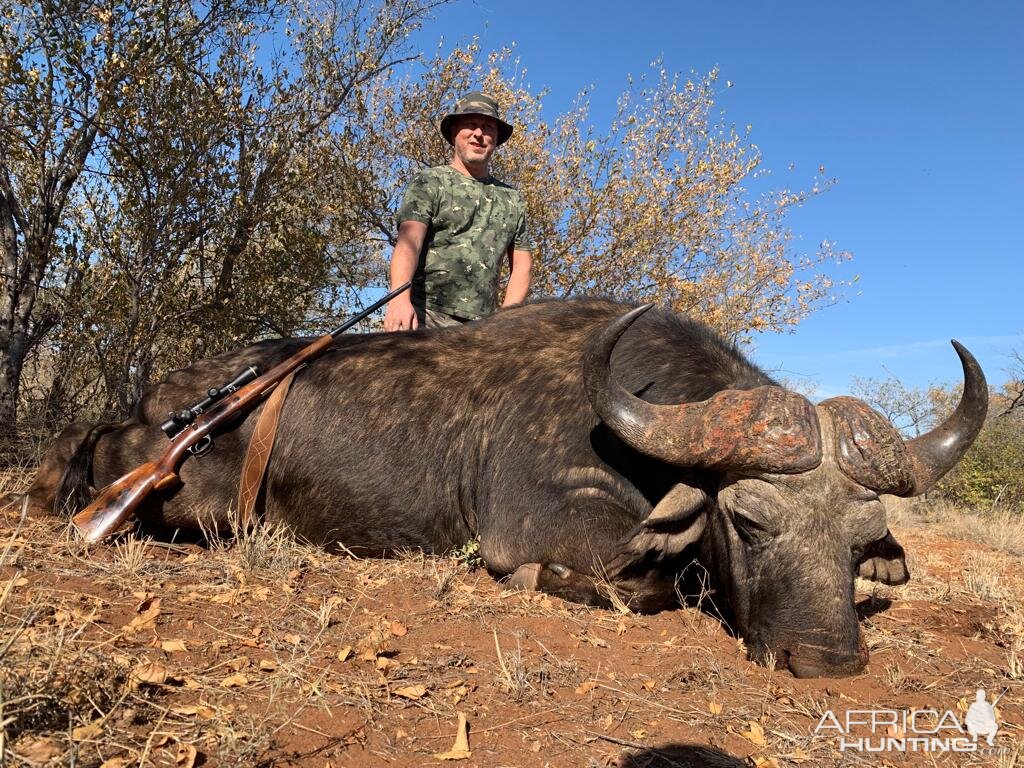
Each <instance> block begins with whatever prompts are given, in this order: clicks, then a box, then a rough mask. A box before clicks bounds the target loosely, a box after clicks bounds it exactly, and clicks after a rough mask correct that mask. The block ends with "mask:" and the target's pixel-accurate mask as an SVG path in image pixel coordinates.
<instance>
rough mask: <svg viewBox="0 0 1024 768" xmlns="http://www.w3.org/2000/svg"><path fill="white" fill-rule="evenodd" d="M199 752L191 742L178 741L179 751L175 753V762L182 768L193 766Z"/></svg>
mask: <svg viewBox="0 0 1024 768" xmlns="http://www.w3.org/2000/svg"><path fill="white" fill-rule="evenodd" d="M198 756H199V753H198V752H197V751H196V748H195V747H193V746H192V745H191V744H184V743H182V742H180V741H179V742H178V751H177V752H176V753H175V755H174V763H175V765H177V766H180V768H193V766H195V764H196V758H197V757H198Z"/></svg>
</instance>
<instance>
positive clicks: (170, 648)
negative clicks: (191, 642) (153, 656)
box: [160, 640, 188, 653]
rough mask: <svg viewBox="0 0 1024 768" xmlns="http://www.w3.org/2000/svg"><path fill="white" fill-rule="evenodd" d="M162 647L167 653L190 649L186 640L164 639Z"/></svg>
mask: <svg viewBox="0 0 1024 768" xmlns="http://www.w3.org/2000/svg"><path fill="white" fill-rule="evenodd" d="M160 648H161V650H163V651H166V652H167V653H179V652H181V651H187V650H188V646H186V645H185V641H184V640H164V641H163V642H161V643H160Z"/></svg>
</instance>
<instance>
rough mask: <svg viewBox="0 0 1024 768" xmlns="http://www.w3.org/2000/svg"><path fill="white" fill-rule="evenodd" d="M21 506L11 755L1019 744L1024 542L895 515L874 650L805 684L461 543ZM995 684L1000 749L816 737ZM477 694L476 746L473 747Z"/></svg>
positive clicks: (713, 629)
mask: <svg viewBox="0 0 1024 768" xmlns="http://www.w3.org/2000/svg"><path fill="white" fill-rule="evenodd" d="M18 513H19V510H17V509H13V508H8V509H7V510H6V512H4V513H0V685H2V688H0V723H2V724H3V734H2V738H3V741H2V742H0V764H3V765H11V766H19V765H72V764H73V765H75V766H100V765H103V766H105V767H106V768H116V767H117V766H131V765H162V766H178V767H180V768H188V767H189V766H192V765H206V766H229V765H230V766H235V765H237V766H258V765H265V766H271V765H273V766H303V767H305V766H316V767H317V768H325V767H326V766H331V767H337V766H355V767H358V766H379V765H395V766H421V765H423V766H427V765H447V764H449V763H450V764H452V765H461V766H588V767H589V766H601V767H606V766H618V767H619V768H625V767H626V766H629V767H630V768H641V767H642V766H769V767H770V766H846V765H866V766H886V765H891V766H904V765H908V766H910V765H913V766H916V765H922V766H924V765H929V766H930V765H999V766H1004V767H1005V768H1011V766H1017V765H1020V764H1021V760H1022V755H1024V750H1022V749H1021V747H1020V746H1019V744H1018V739H1019V734H1020V728H1021V727H1022V725H1024V708H1022V705H1024V690H1022V688H1021V679H1022V677H1024V663H1022V662H1021V661H1020V660H1019V659H1018V655H1019V653H1020V649H1021V647H1022V642H1024V640H1022V639H1024V620H1022V617H1024V607H1022V606H1024V604H1022V602H1021V597H1020V595H1021V581H1020V574H1021V569H1020V567H1019V566H1020V557H1019V556H1016V555H1012V554H1008V553H1006V552H1002V551H997V550H994V549H991V548H988V547H984V546H981V545H978V544H971V543H964V542H961V541H956V540H954V539H952V538H949V537H948V536H947V535H946V534H945V533H943V531H942V530H940V529H939V526H926V525H923V524H921V525H915V526H913V527H910V528H906V529H904V530H898V531H897V532H896V533H897V536H898V537H899V538H900V539H901V540H902V541H903V543H904V545H905V546H906V548H907V550H908V552H909V553H910V554H911V568H912V573H913V579H912V581H911V583H910V584H909V585H907V586H904V587H899V588H877V589H875V590H874V591H873V592H870V591H869V590H871V589H872V587H873V585H871V584H869V583H867V582H858V584H859V585H860V586H861V587H863V589H864V591H862V592H861V593H860V594H859V595H858V601H859V603H860V607H861V611H862V614H863V615H864V616H865V618H864V621H863V625H864V629H865V634H866V637H867V641H868V644H869V647H870V649H871V663H870V666H869V668H868V669H867V671H866V672H865V673H863V674H861V675H859V676H857V677H854V678H848V679H841V680H828V679H820V680H796V679H794V678H793V677H792V676H790V675H789V674H788V673H786V672H780V671H773V670H769V669H765V668H763V667H759V666H757V665H755V664H752V663H750V662H748V661H747V660H746V658H745V655H744V651H743V648H742V643H741V642H740V641H738V640H736V639H734V638H732V637H731V636H730V635H729V633H728V632H727V631H726V629H725V628H724V627H723V626H722V625H721V624H720V623H719V622H718V621H716V620H715V619H713V618H711V617H710V616H709V615H707V614H706V613H702V612H701V611H699V610H697V609H694V608H680V609H678V610H672V611H666V612H664V613H661V614H658V615H653V616H638V615H633V614H628V613H618V612H615V611H610V610H596V609H590V608H585V607H581V606H578V605H574V604H570V603H565V602H563V601H561V600H558V599H556V598H550V597H547V596H544V595H536V594H523V593H510V592H506V591H503V589H502V586H501V585H500V584H498V583H497V582H495V581H494V580H493V579H492V578H491V577H490V576H489V575H488V574H487V573H486V571H483V570H471V569H470V568H469V567H468V566H466V565H465V564H462V563H459V562H457V561H455V560H453V559H450V558H441V557H430V556H423V555H419V554H415V555H410V556H408V557H405V558H400V559H397V560H389V561H380V560H354V559H351V558H346V557H337V556H333V555H328V554H325V553H323V552H322V551H319V550H316V549H312V548H307V547H304V546H301V545H298V544H295V543H294V542H291V541H290V540H288V539H287V538H286V537H282V536H280V535H276V534H273V533H272V532H267V531H258V532H257V533H256V534H254V535H253V536H252V537H251V538H250V539H248V540H246V541H244V542H238V543H235V544H234V546H227V545H223V546H214V547H212V548H209V549H207V548H200V547H197V546H193V545H181V546H161V545H155V544H147V543H145V542H140V541H136V540H131V539H128V540H122V541H121V542H120V543H118V544H116V545H114V546H103V547H99V548H96V549H93V550H89V551H87V550H85V549H83V548H82V547H81V546H80V545H78V544H77V543H75V542H74V541H72V540H70V538H69V537H68V536H67V532H66V530H65V528H64V526H63V525H62V524H61V522H60V521H57V520H55V519H44V520H32V519H29V520H20V519H19V514H18ZM977 688H984V689H985V690H986V691H987V692H988V697H989V700H990V701H991V699H992V697H993V696H994V695H996V694H998V693H1000V692H1002V691H1004V689H1005V690H1006V692H1005V694H1004V695H1003V698H1002V699H1001V700H1000V702H999V705H998V715H999V732H998V734H997V736H996V739H995V745H994V748H993V749H992V750H991V751H990V752H988V753H985V754H982V753H980V752H970V753H966V754H952V753H937V752H916V753H907V754H904V753H900V752H895V751H886V752H882V753H872V754H868V753H863V752H855V751H852V750H849V749H847V750H846V751H842V752H841V751H840V746H841V743H840V737H839V735H838V734H837V733H836V732H835V730H834V729H833V730H830V731H825V732H822V733H819V734H817V735H816V734H815V727H816V726H817V725H818V724H819V722H820V721H821V719H822V717H823V716H824V715H825V713H826V712H827V711H831V712H832V713H834V714H835V715H836V716H837V718H839V719H840V720H841V719H842V718H843V717H844V716H845V715H846V713H847V712H848V711H850V710H864V709H872V708H879V709H888V710H897V711H903V710H907V711H912V710H925V709H932V710H936V715H938V716H939V717H941V716H942V713H944V712H945V711H946V710H951V711H952V712H953V713H954V715H955V717H956V718H957V719H958V720H959V721H960V722H962V721H963V719H964V715H965V711H966V707H967V705H968V704H969V703H970V702H971V701H973V698H974V692H975V690H976V689H977ZM460 713H462V714H464V715H465V717H466V720H467V722H468V747H469V754H468V755H466V754H465V753H462V754H461V755H459V754H453V753H452V749H453V742H454V741H455V737H456V731H457V724H458V721H459V714H460ZM936 715H928V714H927V713H925V714H924V715H922V716H921V721H920V722H921V723H922V726H923V725H924V724H925V723H931V724H932V726H934V725H935V723H936V719H937V718H936ZM884 730H885V729H884V728H882V729H881V730H880V731H879V732H878V733H876V734H875V737H876V738H877V737H880V736H883V735H885V734H884ZM870 735H871V734H870V733H868V732H867V731H866V730H865V729H864V728H861V729H860V730H859V731H857V732H855V733H853V734H851V736H850V738H853V737H857V736H870ZM896 735H899V734H898V733H897V734H896ZM940 735H947V736H949V735H953V734H951V733H950V732H948V731H947V732H944V734H943V733H940ZM956 735H958V736H959V735H961V734H956ZM971 743H972V744H973V740H971ZM445 753H448V754H447V755H446V754H445ZM459 757H460V758H461V759H452V760H449V759H445V758H459Z"/></svg>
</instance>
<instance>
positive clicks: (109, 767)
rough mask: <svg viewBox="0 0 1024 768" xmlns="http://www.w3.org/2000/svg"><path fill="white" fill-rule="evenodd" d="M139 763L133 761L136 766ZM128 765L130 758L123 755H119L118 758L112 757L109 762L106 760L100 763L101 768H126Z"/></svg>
mask: <svg viewBox="0 0 1024 768" xmlns="http://www.w3.org/2000/svg"><path fill="white" fill-rule="evenodd" d="M137 762H138V761H136V760H132V761H131V763H132V764H135V763H137ZM128 764H129V760H128V758H127V757H125V756H123V755H119V756H118V757H111V758H109V759H107V760H104V761H103V762H102V763H100V768H124V767H125V766H126V765H128Z"/></svg>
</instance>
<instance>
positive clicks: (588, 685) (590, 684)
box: [576, 680, 598, 696]
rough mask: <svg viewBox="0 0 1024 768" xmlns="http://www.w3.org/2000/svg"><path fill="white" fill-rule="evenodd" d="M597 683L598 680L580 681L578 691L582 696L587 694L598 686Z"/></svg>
mask: <svg viewBox="0 0 1024 768" xmlns="http://www.w3.org/2000/svg"><path fill="white" fill-rule="evenodd" d="M597 685H598V683H597V681H596V680H586V681H584V682H582V683H580V685H579V687H577V688H576V693H578V694H579V695H580V696H586V695H587V694H588V693H590V692H591V691H592V690H594V689H595V688H597Z"/></svg>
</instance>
